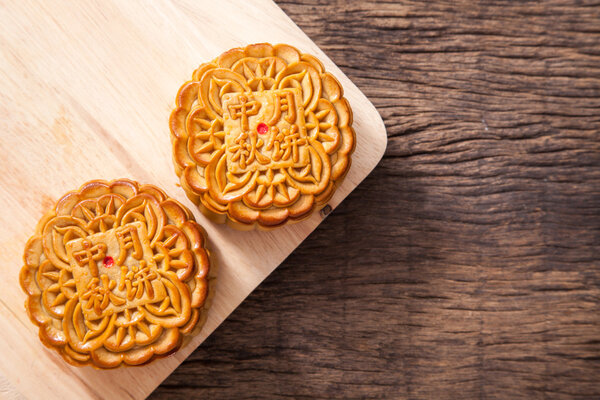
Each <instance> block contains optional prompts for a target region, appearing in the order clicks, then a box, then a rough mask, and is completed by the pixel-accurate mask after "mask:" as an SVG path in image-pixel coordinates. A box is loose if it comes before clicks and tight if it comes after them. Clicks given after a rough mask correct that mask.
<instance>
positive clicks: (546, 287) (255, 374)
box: [151, 0, 600, 399]
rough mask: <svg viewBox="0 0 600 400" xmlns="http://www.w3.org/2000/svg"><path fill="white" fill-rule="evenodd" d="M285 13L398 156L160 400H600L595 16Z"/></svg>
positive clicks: (599, 7)
mask: <svg viewBox="0 0 600 400" xmlns="http://www.w3.org/2000/svg"><path fill="white" fill-rule="evenodd" d="M278 4H279V5H280V6H281V7H282V8H283V9H284V10H285V11H286V13H288V15H290V17H291V18H292V19H293V20H294V21H295V22H296V23H297V24H298V25H300V27H301V28H303V29H304V31H305V32H306V33H307V34H308V35H309V36H310V37H311V38H312V39H313V40H314V41H315V42H316V43H317V44H318V45H319V46H321V48H322V49H323V50H324V51H325V52H326V53H327V54H328V55H329V56H330V57H331V58H332V59H333V60H334V61H335V62H336V63H337V64H338V65H339V66H340V68H341V69H342V70H344V72H345V73H346V74H347V75H348V76H349V77H350V78H351V79H352V80H353V81H354V82H355V83H356V84H357V85H358V86H359V87H360V88H361V89H362V90H363V91H364V92H365V94H366V95H367V96H368V97H369V98H370V99H371V100H372V101H373V103H374V104H375V105H376V106H377V108H378V110H379V112H380V113H381V115H382V116H383V118H384V120H385V123H386V126H387V129H388V135H389V143H388V148H387V151H386V155H385V158H384V159H383V161H382V162H381V164H380V165H379V166H378V167H377V168H376V169H375V171H374V172H373V173H372V174H371V175H370V176H369V177H368V178H367V179H366V180H365V181H364V182H363V183H362V184H361V185H360V186H359V187H358V189H357V190H356V191H355V192H353V193H352V194H351V195H350V196H349V197H348V199H347V200H345V201H344V202H343V204H342V205H341V206H340V207H338V209H336V210H335V211H334V212H333V213H332V214H331V215H330V216H329V217H328V218H327V220H326V221H325V222H324V223H323V224H322V225H321V226H320V227H319V228H318V229H317V231H315V232H314V233H313V234H312V235H311V236H310V237H309V238H308V239H307V240H306V241H305V242H304V243H303V244H302V245H301V246H300V247H299V248H298V249H297V251H295V252H294V253H293V254H292V255H291V256H290V257H289V258H288V259H287V260H286V261H285V262H284V263H283V264H282V265H281V266H280V267H279V268H278V269H277V270H276V271H275V272H274V273H273V274H272V275H271V276H270V277H269V278H268V279H267V280H266V281H265V282H264V283H263V284H262V285H261V286H260V287H259V288H258V289H257V290H256V291H255V292H254V293H253V294H252V295H251V296H250V297H249V298H248V299H247V300H246V301H245V302H244V303H243V304H242V306H241V307H240V308H239V309H237V310H236V311H235V312H234V313H233V314H232V315H231V317H230V318H229V319H228V320H227V321H225V323H223V325H222V326H221V327H220V328H219V329H218V330H217V331H216V332H215V333H214V334H213V335H212V336H211V337H210V338H209V339H208V340H207V341H206V342H205V343H204V344H203V345H202V346H200V348H198V350H197V351H196V352H195V353H193V355H191V356H190V357H189V358H188V360H187V361H186V362H184V363H183V364H182V365H181V366H180V367H179V368H178V369H177V370H176V371H175V372H174V373H173V374H172V375H171V376H170V377H169V378H168V379H167V380H166V381H165V382H164V383H163V384H162V385H161V386H160V387H159V388H158V389H157V390H156V391H155V392H154V393H153V394H152V396H151V398H153V399H189V398H197V399H257V398H267V399H271V398H272V399H279V398H281V399H283V398H307V399H316V398H332V399H350V398H382V399H471V398H475V399H521V398H522V399H563V398H564V399H569V398H578V399H579V398H580V399H593V398H600V2H598V1H545V2H544V1H499V0H495V1H493V0H492V1H455V0H447V1H431V0H427V1H416V0H415V1H395V2H370V1H359V0H354V1H342V0H340V1H330V2H325V1H316V0H297V1H287V0H282V1H278ZM359 140H360V132H359Z"/></svg>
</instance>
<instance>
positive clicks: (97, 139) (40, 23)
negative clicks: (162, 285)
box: [0, 0, 387, 399]
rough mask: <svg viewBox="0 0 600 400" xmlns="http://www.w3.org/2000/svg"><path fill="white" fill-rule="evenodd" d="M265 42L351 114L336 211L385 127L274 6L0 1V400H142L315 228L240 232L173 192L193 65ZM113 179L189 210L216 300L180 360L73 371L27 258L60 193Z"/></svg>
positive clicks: (380, 145)
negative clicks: (352, 139) (54, 339)
mask: <svg viewBox="0 0 600 400" xmlns="http://www.w3.org/2000/svg"><path fill="white" fill-rule="evenodd" d="M51 3H53V4H51ZM265 41H268V42H272V43H289V44H292V45H294V46H296V47H298V48H299V49H300V50H301V51H303V52H307V53H312V54H315V55H317V56H318V57H319V58H320V59H321V60H322V61H323V62H324V64H325V66H326V68H327V70H329V71H330V72H332V73H333V74H334V75H335V76H336V77H338V78H339V80H340V81H341V83H342V85H343V87H344V89H345V96H346V98H347V99H348V100H349V102H350V104H351V105H352V108H353V109H354V127H355V129H356V134H357V146H356V152H355V153H354V156H353V160H352V167H351V169H350V172H349V174H348V176H347V178H346V179H345V181H344V183H343V184H342V186H341V187H340V188H339V189H338V190H337V192H336V193H335V195H334V196H333V198H332V199H331V202H330V206H331V207H332V208H335V207H336V206H337V205H338V204H339V203H340V202H341V201H342V199H343V198H344V197H346V196H347V195H348V193H350V192H351V191H352V190H353V189H354V188H355V187H356V185H358V184H359V182H360V181H362V180H363V179H364V178H365V176H367V174H368V173H369V172H370V171H371V170H372V169H373V168H374V167H375V165H376V164H377V163H378V161H379V160H380V159H381V157H382V155H383V152H384V150H385V146H386V142H387V137H386V132H385V127H384V125H383V122H382V120H381V118H380V116H379V114H378V113H377V111H376V110H375V108H374V107H373V105H372V104H371V103H370V102H369V101H368V100H367V98H366V97H365V96H364V95H363V94H362V93H361V92H360V91H359V89H358V88H357V87H356V86H355V85H354V84H352V82H350V80H348V78H347V77H346V76H345V75H344V74H343V73H342V72H341V71H340V70H339V69H338V68H337V67H336V66H335V65H334V64H333V63H332V62H331V60H329V59H328V58H327V57H326V56H325V54H323V52H322V51H321V50H319V48H318V47H317V46H316V45H315V44H314V43H313V42H312V41H311V40H310V39H309V38H308V37H307V36H306V35H305V34H304V33H303V32H302V31H301V30H300V29H299V28H298V27H297V26H296V25H295V24H294V23H293V22H292V21H291V20H290V19H289V18H288V17H287V16H286V15H285V14H284V13H283V12H282V11H281V10H280V9H279V8H278V7H277V6H276V5H275V4H274V3H273V2H271V0H253V1H244V0H234V1H212V0H202V1H191V0H190V1H185V0H184V1H174V2H146V1H119V0H105V1H102V2H97V3H92V2H87V1H82V2H79V1H77V2H73V1H53V2H46V1H42V0H40V1H13V2H4V3H2V4H0V152H1V158H0V171H1V172H2V173H1V174H0V185H1V187H2V190H1V191H0V210H1V211H0V254H2V257H3V260H2V263H0V273H1V274H2V279H1V280H0V331H1V332H2V333H1V338H0V360H1V362H0V398H5V397H6V398H22V397H25V398H32V399H33V398H44V399H50V398H56V399H70V398H77V399H83V398H118V399H123V398H135V399H140V398H144V397H146V396H147V395H148V394H149V393H150V392H151V391H152V390H153V389H154V388H155V387H156V386H157V385H158V384H160V382H161V381H162V380H163V379H165V378H166V377H167V376H168V375H169V374H170V373H171V372H172V371H173V370H174V369H175V368H176V367H177V366H178V365H179V364H180V363H181V362H182V361H183V360H184V359H185V358H186V357H187V356H188V355H189V354H190V353H191V352H192V351H193V350H194V349H195V348H196V347H197V346H198V345H199V344H200V343H202V341H203V340H204V339H206V337H207V336H208V335H209V334H210V333H211V332H212V331H214V330H215V328H217V326H219V324H220V323H221V322H222V321H223V320H224V319H225V318H226V317H227V316H228V315H229V314H230V313H231V312H232V311H233V310H234V309H235V308H236V307H237V306H238V305H239V304H240V302H241V301H242V300H243V299H244V298H245V297H246V296H247V295H248V294H249V293H250V292H252V290H254V288H255V287H256V286H257V285H258V284H259V283H260V282H261V281H262V280H263V279H265V277H267V276H268V275H269V274H270V273H271V272H272V271H273V270H274V269H275V268H276V267H277V266H278V265H279V264H280V263H281V262H282V261H283V259H285V258H286V257H287V256H288V255H289V254H290V253H291V252H292V251H293V250H294V249H295V248H296V247H297V246H298V245H299V244H300V243H301V242H302V240H304V238H306V236H307V235H308V234H309V233H310V232H312V230H313V229H315V227H316V226H317V225H318V224H319V223H320V222H321V221H322V219H323V218H324V216H323V215H322V213H316V214H315V215H313V216H312V217H311V218H309V219H308V220H305V221H303V222H301V223H298V224H295V225H292V226H288V227H284V228H281V229H278V230H275V231H272V232H238V231H234V230H232V229H230V228H228V227H227V226H221V225H215V224H213V223H211V222H210V221H208V220H207V219H205V218H204V217H203V216H202V214H201V213H200V212H198V210H197V209H195V208H194V206H193V204H192V203H191V202H190V201H189V200H188V199H187V198H186V197H185V195H184V193H183V191H182V190H181V188H179V187H178V185H177V182H178V179H177V177H176V175H175V173H174V170H173V165H172V163H171V147H170V142H169V128H168V118H169V114H170V112H171V109H172V108H173V105H174V98H175V94H176V92H177V89H178V88H179V86H180V85H181V84H182V83H183V82H185V81H186V80H188V79H189V78H190V77H191V74H192V71H193V70H194V69H195V67H197V66H198V65H199V64H200V63H201V62H203V61H207V60H210V59H212V58H214V57H216V56H217V55H219V54H220V53H222V52H223V51H225V50H227V49H229V48H231V47H236V46H242V45H245V44H248V43H256V42H265ZM120 177H125V178H131V179H134V180H137V181H139V182H142V183H152V184H155V185H158V186H159V187H162V188H163V189H164V190H165V191H166V192H167V193H168V194H169V195H170V196H172V197H175V198H176V199H177V200H179V201H181V202H182V203H184V204H185V205H187V206H188V207H190V208H191V209H192V210H193V211H194V214H195V216H196V218H197V220H198V222H200V223H201V224H202V225H203V226H204V227H205V229H206V231H207V232H208V235H209V240H210V243H209V245H210V248H211V250H212V253H213V254H214V260H215V261H216V262H217V264H218V265H219V271H218V282H217V285H216V296H215V298H214V302H213V305H212V308H211V310H210V312H209V316H208V320H207V323H206V325H205V327H204V328H203V330H202V332H201V333H200V334H199V335H197V336H195V337H193V339H192V340H191V341H190V342H189V343H187V344H186V345H185V346H184V347H183V348H182V349H181V350H180V351H179V352H177V353H176V354H174V355H172V356H169V357H167V358H164V359H160V360H157V361H155V362H153V363H152V364H150V365H147V366H143V367H136V368H120V369H117V370H111V371H98V370H94V369H93V368H91V367H85V368H76V367H72V366H70V365H68V364H66V363H65V362H64V361H63V360H62V358H60V357H59V356H58V355H57V354H56V353H55V352H54V351H50V350H47V349H46V348H45V347H44V346H43V345H42V344H41V343H40V341H39V340H38V338H37V328H36V327H34V325H33V324H32V323H31V322H30V321H29V319H28V317H27V315H26V313H25V309H24V306H23V303H24V300H25V295H24V294H23V293H22V291H21V288H20V287H19V284H18V274H19V270H20V268H21V265H22V252H23V247H24V244H25V242H26V240H27V239H28V237H29V236H30V235H31V234H32V233H33V231H34V227H35V224H36V222H37V220H38V219H39V218H40V217H41V216H42V215H43V213H44V212H45V211H46V210H48V209H49V208H50V207H51V206H52V205H53V203H54V201H55V200H57V199H58V198H59V197H60V196H61V195H62V194H64V193H65V192H67V191H69V190H72V189H76V188H78V187H79V186H80V185H81V184H82V183H84V182H85V181H87V180H90V179H97V178H102V179H107V180H110V179H115V178H120ZM267 329H268V328H267Z"/></svg>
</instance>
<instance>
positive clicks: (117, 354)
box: [20, 179, 214, 369]
mask: <svg viewBox="0 0 600 400" xmlns="http://www.w3.org/2000/svg"><path fill="white" fill-rule="evenodd" d="M23 259H24V266H23V267H22V269H21V272H20V284H21V287H22V288H23V290H24V291H25V293H26V294H27V300H26V302H25V308H26V310H27V313H28V315H29V317H30V319H31V321H32V322H33V323H34V324H35V325H37V326H38V327H39V338H40V340H41V341H42V343H44V344H45V345H46V346H48V347H49V348H52V349H54V350H56V351H58V352H59V353H60V355H61V356H62V357H63V358H64V359H65V360H66V361H67V362H69V363H70V364H73V365H76V366H84V365H91V366H93V367H96V368H100V369H104V368H115V367H118V366H120V365H141V364H145V363H148V362H150V361H152V360H153V359H155V358H157V357H161V356H166V355H168V354H171V353H173V352H175V351H177V350H178V349H179V347H180V346H181V344H182V341H183V338H184V336H186V335H190V334H191V333H192V332H195V331H196V330H199V329H200V327H201V326H202V325H203V324H204V321H205V319H206V312H207V309H208V306H209V300H210V297H211V296H212V289H209V286H212V281H213V279H214V277H213V275H214V271H213V270H212V268H211V262H210V257H209V252H208V250H207V249H206V236H205V232H204V230H203V229H202V228H201V227H200V225H198V224H197V223H196V222H195V221H194V217H193V215H192V214H191V212H190V211H189V210H188V209H187V208H186V207H184V206H183V205H181V204H180V203H179V202H177V201H176V200H174V199H172V198H169V197H168V196H167V195H166V194H165V193H164V192H163V191H162V190H160V189H159V188H157V187H156V186H153V185H140V184H138V183H137V182H134V181H131V180H127V179H120V180H114V181H111V182H107V181H103V180H94V181H90V182H88V183H86V184H84V185H83V186H81V187H80V189H79V190H76V191H73V192H70V193H67V194H66V195H64V196H63V197H62V198H61V199H60V200H59V201H58V202H57V203H56V205H55V207H54V208H53V209H52V210H51V211H49V212H48V213H47V214H46V215H45V216H44V217H43V218H42V219H41V220H40V221H39V223H38V225H37V227H36V232H35V234H34V235H33V236H32V237H31V238H30V239H29V240H28V242H27V244H26V246H25V252H24V256H23Z"/></svg>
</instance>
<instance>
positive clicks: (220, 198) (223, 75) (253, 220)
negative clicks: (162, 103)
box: [170, 43, 355, 229]
mask: <svg viewBox="0 0 600 400" xmlns="http://www.w3.org/2000/svg"><path fill="white" fill-rule="evenodd" d="M170 127H171V141H172V145H173V159H174V163H175V171H176V172H177V175H178V176H179V177H180V180H181V186H182V187H183V189H184V190H185V192H186V194H187V195H188V197H189V198H190V199H191V200H192V201H193V202H194V203H196V204H197V205H198V206H199V208H200V209H201V210H202V211H203V212H204V213H205V214H206V215H207V216H209V217H211V218H212V219H213V220H215V221H217V222H221V223H223V222H229V223H230V225H233V226H234V227H236V228H240V229H252V228H254V227H256V226H258V227H262V228H270V227H275V226H279V225H283V224H285V223H286V222H287V221H296V220H299V219H302V218H303V217H306V216H308V215H309V214H310V213H311V211H313V210H314V209H318V208H321V207H323V206H324V205H325V204H326V202H327V201H328V200H329V199H330V198H331V196H332V194H333V192H334V191H335V189H336V187H337V186H338V185H339V184H340V182H341V181H342V179H343V178H344V176H345V174H346V173H347V171H348V169H349V168H350V156H351V153H352V152H353V150H354V143H355V134H354V130H353V129H352V111H351V109H350V105H349V104H348V101H347V100H346V99H345V98H344V97H343V90H342V87H341V86H340V83H339V82H338V81H337V80H336V79H335V78H334V77H333V75H331V74H330V73H328V72H325V69H324V67H323V64H321V62H320V61H319V60H317V59H316V58H315V57H313V56H311V55H308V54H302V53H300V52H299V51H298V50H297V49H295V48H294V47H292V46H288V45H284V44H278V45H274V46H272V45H270V44H266V43H262V44H254V45H250V46H247V47H245V48H235V49H232V50H229V51H227V52H225V53H223V54H222V55H221V56H219V57H217V58H216V59H215V60H213V61H211V62H209V63H206V64H202V65H201V66H200V67H199V68H198V69H196V71H194V73H193V75H192V80H191V81H189V82H186V83H185V84H184V85H183V86H182V87H181V88H180V89H179V93H178V94H177V107H176V108H175V110H174V111H173V113H172V114H171V119H170Z"/></svg>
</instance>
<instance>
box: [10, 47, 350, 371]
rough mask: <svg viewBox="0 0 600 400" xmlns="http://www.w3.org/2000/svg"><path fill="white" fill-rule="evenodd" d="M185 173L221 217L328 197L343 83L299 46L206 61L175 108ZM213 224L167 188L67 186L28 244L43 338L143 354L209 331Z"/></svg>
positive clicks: (99, 352)
mask: <svg viewBox="0 0 600 400" xmlns="http://www.w3.org/2000/svg"><path fill="white" fill-rule="evenodd" d="M170 128H171V129H170V131H171V144H172V149H173V161H174V164H175V172H176V173H177V175H178V176H179V178H180V182H181V187H182V188H183V190H184V191H185V193H186V195H187V196H188V197H189V199H190V200H192V201H193V202H194V203H195V204H196V205H197V206H198V208H199V209H200V210H201V211H202V212H203V213H204V214H205V215H206V216H207V217H209V218H210V219H211V220H213V221H215V222H218V223H227V224H229V225H231V226H233V227H234V228H237V229H242V230H248V229H254V228H263V229H273V228H276V227H279V226H282V225H284V224H286V223H290V222H294V221H298V220H301V219H302V218H305V217H307V216H309V215H310V214H311V212H313V211H314V210H316V209H319V208H320V207H322V206H324V205H325V204H326V202H327V201H328V200H329V199H330V198H331V196H332V194H333V193H334V191H335V189H336V187H337V186H338V185H339V184H340V182H341V181H342V179H343V178H344V176H345V175H346V173H347V171H348V169H349V167H350V157H351V154H352V152H353V150H354V144H355V134H354V131H353V129H352V112H351V109H350V106H349V104H348V102H347V100H346V99H345V98H344V97H343V91H342V88H341V86H340V84H339V82H338V81H337V80H336V79H335V78H334V77H333V76H332V75H331V74H329V73H328V72H326V71H325V68H324V67H323V65H322V64H321V62H320V61H319V60H318V59H317V58H315V57H314V56H311V55H308V54H302V53H300V52H299V51H298V50H297V49H295V48H294V47H292V46H289V45H282V44H279V45H274V46H272V45H270V44H255V45H249V46H247V47H245V48H235V49H232V50H229V51H227V52H225V53H223V54H222V55H221V56H219V57H218V58H216V59H214V60H213V61H211V62H209V63H206V64H202V65H201V66H200V67H199V68H198V69H196V70H195V71H194V73H193V75H192V80H190V81H188V82H186V83H185V84H184V85H183V86H182V87H181V88H180V90H179V92H178V94H177V97H176V108H175V109H174V110H173V112H172V114H171V118H170ZM206 241H207V238H206V234H205V232H204V230H203V229H202V228H201V226H200V225H198V224H197V223H196V222H195V220H194V216H193V214H192V213H191V212H190V210H188V209H187V208H186V207H185V206H183V205H182V204H180V203H179V202H177V201H176V200H174V199H172V198H170V197H168V196H167V195H166V194H165V193H164V192H163V191H162V190H160V189H159V188H157V187H155V186H152V185H148V184H139V183H137V182H133V181H130V180H126V179H122V180H116V181H111V182H107V181H102V180H96V181H91V182H88V183H86V184H85V185H83V186H81V187H80V188H79V189H78V190H76V191H73V192H70V193H68V194H66V195H65V196H63V197H62V198H61V199H60V200H59V201H58V202H57V203H56V205H55V207H54V208H53V209H52V210H51V211H49V212H48V213H47V214H46V215H45V216H44V217H43V218H42V219H41V220H40V222H39V224H38V226H37V228H36V232H35V235H34V236H33V237H31V238H30V240H29V241H28V242H27V244H26V247H25V254H24V263H25V265H24V266H23V268H22V269H21V273H20V282H21V286H22V287H23V289H24V290H25V292H26V294H27V300H26V303H25V306H26V309H27V312H28V314H29V316H30V318H31V320H32V321H33V322H34V323H35V324H36V325H37V326H38V327H39V337H40V339H41V341H42V342H43V343H44V344H45V345H47V346H48V347H50V348H54V349H55V350H57V351H58V352H59V353H60V354H61V355H62V357H63V358H64V359H65V360H67V361H68V362H69V363H71V364H74V365H78V366H82V365H92V366H94V367H97V368H114V367H118V366H120V365H122V364H126V365H141V364H144V363H147V362H149V361H151V360H153V359H154V358H156V357H159V356H164V355H167V354H170V353H172V352H174V351H176V350H177V349H178V348H179V347H180V346H181V343H182V340H183V338H184V336H186V335H190V334H193V332H195V331H196V330H198V329H200V327H201V326H202V325H203V322H204V320H205V318H206V312H207V309H208V305H209V299H210V297H211V295H212V288H211V283H212V282H213V281H214V266H212V265H211V261H210V256H209V252H208V250H207V249H206Z"/></svg>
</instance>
